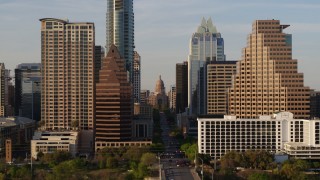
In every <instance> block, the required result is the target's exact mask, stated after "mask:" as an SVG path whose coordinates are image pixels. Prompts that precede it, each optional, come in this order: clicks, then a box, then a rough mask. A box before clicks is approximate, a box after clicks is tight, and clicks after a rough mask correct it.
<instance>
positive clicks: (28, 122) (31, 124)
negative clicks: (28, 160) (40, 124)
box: [0, 117, 36, 158]
mask: <svg viewBox="0 0 320 180" xmlns="http://www.w3.org/2000/svg"><path fill="white" fill-rule="evenodd" d="M35 129H36V122H35V121H34V120H32V119H29V118H25V117H8V118H0V155H1V156H2V157H3V155H4V154H5V152H6V145H5V144H6V140H7V139H10V141H11V142H10V144H11V152H10V154H11V157H14V158H17V157H18V156H21V155H22V156H25V152H28V149H29V148H30V141H31V139H32V136H33V133H34V131H35Z"/></svg>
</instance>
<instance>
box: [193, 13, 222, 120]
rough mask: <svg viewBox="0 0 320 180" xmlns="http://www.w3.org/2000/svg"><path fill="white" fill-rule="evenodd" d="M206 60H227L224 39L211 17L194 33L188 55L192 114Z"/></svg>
mask: <svg viewBox="0 0 320 180" xmlns="http://www.w3.org/2000/svg"><path fill="white" fill-rule="evenodd" d="M206 61H225V55H224V41H223V38H222V37H221V34H220V33H219V32H218V31H217V28H216V27H215V26H214V25H213V23H212V20H211V18H209V19H208V20H207V21H206V20H205V19H204V18H203V19H202V22H201V25H200V26H199V27H198V29H197V31H196V32H195V33H194V34H193V35H192V37H191V40H190V52H189V56H188V107H189V109H190V113H191V114H198V112H197V105H198V104H197V98H198V97H197V96H198V94H197V86H198V79H199V76H198V74H199V70H200V68H201V67H203V66H204V65H205V63H206Z"/></svg>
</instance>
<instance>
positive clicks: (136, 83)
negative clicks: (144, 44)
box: [133, 51, 141, 103]
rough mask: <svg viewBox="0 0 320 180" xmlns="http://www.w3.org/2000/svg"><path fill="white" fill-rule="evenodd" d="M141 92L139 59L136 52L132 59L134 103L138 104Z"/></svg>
mask: <svg viewBox="0 0 320 180" xmlns="http://www.w3.org/2000/svg"><path fill="white" fill-rule="evenodd" d="M140 90H141V57H140V55H139V54H138V52H137V51H135V52H134V59H133V98H134V102H135V103H140Z"/></svg>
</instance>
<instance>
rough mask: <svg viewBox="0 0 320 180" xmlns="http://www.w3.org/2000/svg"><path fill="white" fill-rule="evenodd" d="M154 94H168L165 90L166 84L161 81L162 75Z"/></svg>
mask: <svg viewBox="0 0 320 180" xmlns="http://www.w3.org/2000/svg"><path fill="white" fill-rule="evenodd" d="M154 92H155V93H156V94H165V93H166V91H165V88H164V83H163V81H162V79H161V75H160V76H159V79H158V80H157V82H156V87H155V89H154Z"/></svg>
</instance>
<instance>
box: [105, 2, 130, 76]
mask: <svg viewBox="0 0 320 180" xmlns="http://www.w3.org/2000/svg"><path fill="white" fill-rule="evenodd" d="M112 44H114V45H115V46H117V48H118V50H119V52H120V55H121V56H122V57H123V58H124V59H125V65H126V70H127V71H128V72H129V75H130V82H133V59H134V48H135V47H134V13H133V0H107V18H106V52H109V49H110V46H111V45H112Z"/></svg>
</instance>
